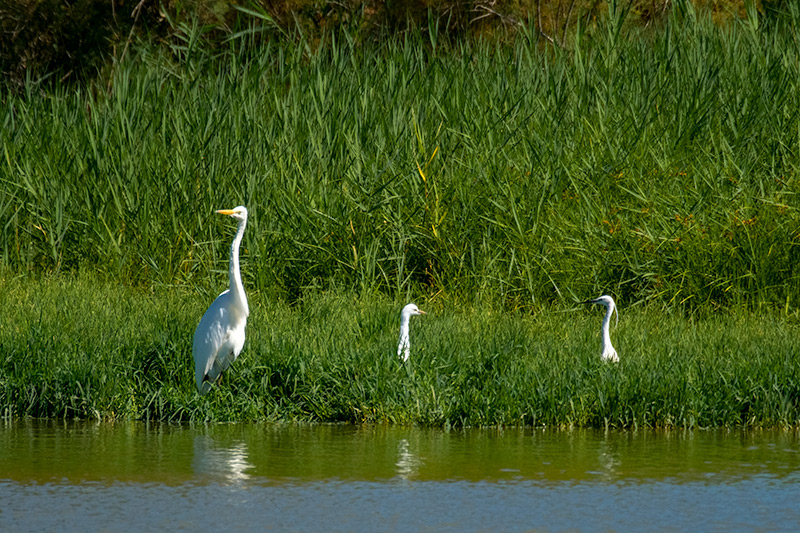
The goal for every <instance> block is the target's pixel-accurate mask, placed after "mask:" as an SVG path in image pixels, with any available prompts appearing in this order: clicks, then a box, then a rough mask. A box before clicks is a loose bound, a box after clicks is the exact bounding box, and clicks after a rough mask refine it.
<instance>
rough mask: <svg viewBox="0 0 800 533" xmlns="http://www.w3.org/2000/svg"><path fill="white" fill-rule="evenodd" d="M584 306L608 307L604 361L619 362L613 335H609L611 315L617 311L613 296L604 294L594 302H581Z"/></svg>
mask: <svg viewBox="0 0 800 533" xmlns="http://www.w3.org/2000/svg"><path fill="white" fill-rule="evenodd" d="M581 303H582V304H600V305H604V306H605V307H606V316H605V317H604V318H603V328H602V332H603V355H602V357H603V360H604V361H613V362H615V363H617V362H619V356H618V355H617V351H616V350H615V349H614V347H613V346H612V345H611V334H610V333H609V331H608V330H609V325H610V323H611V313H613V312H614V311H616V310H617V305H616V304H615V303H614V298H612V297H611V296H609V295H607V294H604V295H603V296H600V297H599V298H594V299H592V300H586V301H585V302H581ZM617 324H619V311H617Z"/></svg>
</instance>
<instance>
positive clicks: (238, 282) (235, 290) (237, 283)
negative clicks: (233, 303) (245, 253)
mask: <svg viewBox="0 0 800 533" xmlns="http://www.w3.org/2000/svg"><path fill="white" fill-rule="evenodd" d="M245 226H247V220H246V219H245V220H242V221H241V222H239V229H237V230H236V236H235V237H234V238H233V242H232V243H231V261H230V280H231V287H230V290H231V294H233V295H234V296H236V297H237V298H238V299H239V300H240V301H241V303H242V305H243V306H244V308H245V313H246V315H247V314H250V310H249V309H248V307H247V296H246V295H245V293H244V285H243V284H242V274H241V272H240V271H239V245H240V244H241V243H242V236H244V228H245ZM246 315H245V316H246Z"/></svg>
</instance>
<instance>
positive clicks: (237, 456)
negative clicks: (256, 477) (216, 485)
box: [192, 435, 253, 483]
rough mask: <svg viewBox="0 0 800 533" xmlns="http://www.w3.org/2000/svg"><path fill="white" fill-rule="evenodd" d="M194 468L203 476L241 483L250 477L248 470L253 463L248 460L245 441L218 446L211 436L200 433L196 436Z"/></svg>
mask: <svg viewBox="0 0 800 533" xmlns="http://www.w3.org/2000/svg"><path fill="white" fill-rule="evenodd" d="M192 468H193V469H194V472H195V474H197V475H199V476H202V477H210V478H213V479H214V480H224V481H227V482H228V483H241V482H243V481H247V480H248V479H250V474H248V473H247V470H249V469H251V468H253V465H252V464H251V463H250V462H248V460H247V445H246V444H245V443H244V442H238V443H236V444H234V445H233V446H218V445H217V444H216V443H215V442H214V439H212V438H211V437H208V436H205V435H198V436H196V437H195V438H194V458H193V459H192Z"/></svg>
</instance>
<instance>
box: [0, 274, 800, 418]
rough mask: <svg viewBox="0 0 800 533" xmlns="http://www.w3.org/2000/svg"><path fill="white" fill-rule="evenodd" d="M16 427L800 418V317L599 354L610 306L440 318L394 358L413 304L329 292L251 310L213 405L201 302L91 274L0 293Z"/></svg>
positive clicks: (624, 343) (641, 339) (5, 383)
mask: <svg viewBox="0 0 800 533" xmlns="http://www.w3.org/2000/svg"><path fill="white" fill-rule="evenodd" d="M0 298H1V300H0V353H2V358H1V359H0V406H2V408H3V414H4V415H5V416H34V417H67V418H70V417H81V418H84V417H88V418H101V419H105V418H136V419H156V420H169V421H178V420H192V421H205V420H220V421H221V420H276V419H280V420H303V421H348V422H355V423H362V422H391V423H401V424H422V425H433V426H446V425H455V426H462V425H470V426H479V425H498V424H500V425H531V424H534V425H548V426H594V427H598V426H599V427H603V426H610V427H675V426H678V427H706V426H729V427H740V426H744V427H753V426H776V425H777V426H789V425H797V424H800V366H798V365H797V359H796V354H797V353H800V335H798V333H799V332H798V327H797V321H798V316H797V314H796V313H795V315H794V316H793V317H791V318H792V321H793V322H794V325H788V323H787V322H788V321H787V317H785V316H779V315H777V314H774V313H772V314H767V315H766V316H752V315H750V314H746V313H738V314H737V313H734V314H727V313H726V314H720V316H715V317H712V318H706V319H703V320H696V319H693V318H686V317H681V316H678V315H677V314H675V313H669V312H667V313H665V312H663V311H662V310H660V309H654V308H645V309H642V308H634V309H629V310H628V309H623V310H622V316H621V320H620V323H619V326H618V327H617V328H614V329H613V330H612V337H613V339H614V342H615V345H616V347H617V349H618V350H619V352H620V359H621V361H620V363H619V364H605V363H603V362H601V360H600V355H599V354H600V337H599V329H600V316H601V311H600V309H597V308H595V309H593V310H589V309H587V308H585V307H580V308H572V309H543V310H542V312H541V313H538V314H536V315H535V316H529V315H525V314H508V313H495V312H493V311H488V310H485V309H469V310H455V309H452V308H439V307H436V306H433V307H428V311H429V312H430V314H429V315H428V316H424V317H415V319H414V320H412V328H411V340H412V356H411V359H410V360H409V363H408V364H407V365H405V366H404V365H401V364H400V363H399V362H398V360H397V358H396V356H395V353H394V352H395V349H396V342H397V331H398V327H399V309H400V305H398V304H393V303H391V302H388V301H384V300H380V299H372V298H371V299H370V300H369V301H366V302H364V301H361V300H359V299H358V298H355V297H346V296H343V295H341V294H338V295H332V294H324V293H321V294H317V295H315V296H314V297H313V298H309V299H308V301H307V302H306V303H304V304H303V305H302V306H299V307H295V308H292V307H289V306H287V305H285V304H283V303H275V302H271V301H270V302H268V301H265V300H263V299H260V298H258V297H256V298H255V299H254V300H253V301H252V302H251V310H252V315H251V320H250V322H249V324H248V331H247V335H248V337H247V343H246V345H245V349H244V351H243V352H242V355H241V356H240V357H239V359H237V361H236V362H235V363H234V364H233V365H232V366H231V368H230V371H229V372H228V373H226V374H225V375H224V377H223V380H222V383H221V384H220V385H219V386H218V387H216V388H215V389H214V390H213V391H212V392H210V393H209V394H208V395H207V396H204V397H201V396H199V395H198V394H197V392H196V391H195V387H194V374H193V366H192V361H191V336H192V332H193V330H194V327H195V325H196V323H197V320H198V318H199V316H200V315H201V314H202V312H203V310H204V309H205V306H206V305H207V304H208V301H207V299H206V298H200V297H197V296H195V295H190V294H186V293H185V292H183V291H181V290H177V289H170V290H163V291H159V292H157V293H150V292H143V291H138V290H132V289H126V288H124V287H120V286H117V285H111V284H103V283H97V282H96V280H93V279H91V278H79V279H73V280H65V279H63V278H59V279H58V280H55V281H42V282H35V283H26V284H18V283H17V282H16V280H13V279H5V280H4V281H3V282H2V284H0Z"/></svg>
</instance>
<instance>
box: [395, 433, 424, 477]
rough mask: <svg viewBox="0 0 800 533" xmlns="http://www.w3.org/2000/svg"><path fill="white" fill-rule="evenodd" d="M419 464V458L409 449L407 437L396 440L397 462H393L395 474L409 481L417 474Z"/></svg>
mask: <svg viewBox="0 0 800 533" xmlns="http://www.w3.org/2000/svg"><path fill="white" fill-rule="evenodd" d="M420 464H422V463H421V461H420V459H419V458H418V457H417V456H416V455H414V454H413V453H411V451H410V450H409V443H408V439H400V440H399V441H397V462H396V463H395V468H396V471H397V475H398V476H400V477H401V478H403V479H406V480H409V481H410V480H412V479H414V478H415V477H416V476H417V470H418V468H419V466H420Z"/></svg>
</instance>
